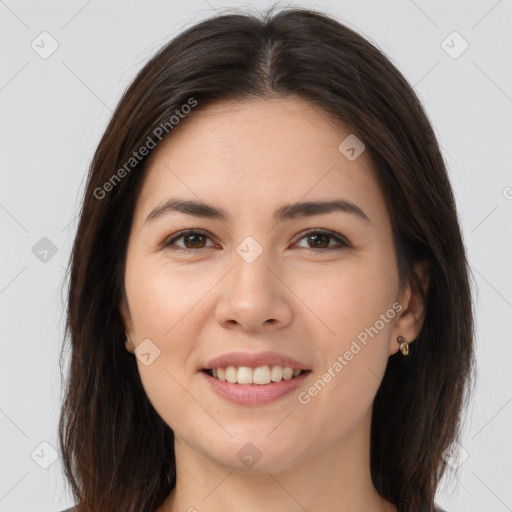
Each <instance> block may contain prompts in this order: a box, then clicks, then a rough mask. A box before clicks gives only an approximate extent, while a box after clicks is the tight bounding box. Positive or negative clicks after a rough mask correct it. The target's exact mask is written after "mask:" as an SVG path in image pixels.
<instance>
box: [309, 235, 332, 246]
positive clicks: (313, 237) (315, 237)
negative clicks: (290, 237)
mask: <svg viewBox="0 0 512 512" xmlns="http://www.w3.org/2000/svg"><path fill="white" fill-rule="evenodd" d="M320 237H323V238H324V241H325V239H328V238H329V236H328V235H324V234H321V235H310V236H309V238H310V239H316V242H315V247H320V246H321V247H322V248H324V247H326V245H325V243H324V244H319V243H318V238H320Z"/></svg>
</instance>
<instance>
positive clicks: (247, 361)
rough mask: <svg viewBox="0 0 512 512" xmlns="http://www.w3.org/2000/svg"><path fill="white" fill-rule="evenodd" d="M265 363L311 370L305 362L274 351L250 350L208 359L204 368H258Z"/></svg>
mask: <svg viewBox="0 0 512 512" xmlns="http://www.w3.org/2000/svg"><path fill="white" fill-rule="evenodd" d="M265 365H268V366H270V367H272V366H282V367H283V368H286V367H290V368H293V369H294V370H310V368H309V367H308V366H307V365H305V364H304V363H301V362H300V361H297V360H296V359H293V358H291V357H289V356H286V355H284V354H279V353H278V352H273V351H267V352H259V353H257V354H250V353H248V352H229V353H228V354H222V355H220V356H218V357H215V358H214V359H212V360H210V361H208V363H206V366H205V367H204V368H203V369H206V370H210V369H214V368H226V367H228V366H236V367H240V366H249V367H250V368H257V367H258V366H265Z"/></svg>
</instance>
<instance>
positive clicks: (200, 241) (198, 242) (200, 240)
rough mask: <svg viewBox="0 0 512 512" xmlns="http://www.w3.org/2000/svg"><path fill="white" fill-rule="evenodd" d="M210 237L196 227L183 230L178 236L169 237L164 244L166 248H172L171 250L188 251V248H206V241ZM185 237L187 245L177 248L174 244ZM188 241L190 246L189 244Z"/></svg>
mask: <svg viewBox="0 0 512 512" xmlns="http://www.w3.org/2000/svg"><path fill="white" fill-rule="evenodd" d="M208 238H210V237H209V236H208V235H207V234H206V233H204V232H203V231H199V230H196V229H188V230H186V231H181V232H180V233H178V234H177V235H176V236H174V237H172V238H169V239H167V240H166V241H165V242H164V243H163V244H162V246H163V247H165V248H168V249H170V250H171V251H180V250H181V251H188V250H194V249H204V248H205V245H204V241H205V239H208ZM180 239H183V240H184V241H185V247H181V246H177V247H178V248H177V249H175V248H173V247H172V246H173V245H175V242H176V241H177V240H180ZM187 243H188V246H187Z"/></svg>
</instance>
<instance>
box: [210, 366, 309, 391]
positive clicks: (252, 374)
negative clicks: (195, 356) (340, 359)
mask: <svg viewBox="0 0 512 512" xmlns="http://www.w3.org/2000/svg"><path fill="white" fill-rule="evenodd" d="M203 371H204V372H206V373H207V374H208V375H210V377H213V378H215V379H218V380H220V381H222V382H229V383H231V384H242V385H250V384H258V385H260V386H263V385H266V384H270V383H272V382H280V381H282V380H291V379H294V378H296V377H298V376H300V375H301V374H302V373H305V372H307V371H309V370H300V369H294V368H291V367H289V366H285V367H283V366H279V365H274V366H268V365H264V366H258V367H256V368H251V367H249V366H239V367H236V366H227V367H225V368H220V367H219V368H210V369H205V370H203Z"/></svg>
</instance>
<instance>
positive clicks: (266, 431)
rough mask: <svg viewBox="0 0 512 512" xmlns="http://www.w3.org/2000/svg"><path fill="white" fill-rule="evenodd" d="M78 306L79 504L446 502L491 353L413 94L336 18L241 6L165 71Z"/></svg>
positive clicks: (93, 213) (121, 175) (125, 145)
mask: <svg viewBox="0 0 512 512" xmlns="http://www.w3.org/2000/svg"><path fill="white" fill-rule="evenodd" d="M68 300H69V305H68V318H67V326H66V328H67V330H66V333H67V334H69V335H70V340H71V360H70V368H69V380H68V382H67V388H66V398H65V401H64V403H63V408H62V413H61V421H60V425H59V434H60V446H61V451H62V459H63V463H64V468H65V471H66V476H67V479H68V480H69V482H70V484H71V488H72V491H73V494H74V497H75V499H76V501H77V502H78V503H79V505H78V506H77V507H76V509H75V510H80V511H90V512H99V511H102V512H104V511H120V510H122V511H138V512H140V511H148V512H155V511H156V512H176V511H178V510H189V511H195V510H198V511H217V510H234V509H236V510H244V511H245V512H253V511H254V512H257V511H273V510H290V511H292V510H308V511H322V512H330V511H337V512H339V511H351V512H352V511H376V512H377V511H380V512H382V511H385V512H413V511H414V512H422V511H425V512H426V511H429V512H431V511H434V510H440V509H439V508H436V505H435V494H436V490H437V487H438V484H439V481H440V479H441V477H442V476H443V474H444V472H445V470H446V468H447V462H446V460H449V457H447V453H449V454H450V455H451V456H453V453H452V452H453V447H454V446H456V444H454V443H455V442H456V440H457V439H458V436H459V426H460V419H461V414H462V413H463V410H464V407H465V405H466V404H467V400H468V396H469V388H470V384H471V382H472V370H473V364H474V363H473V357H474V356H473V345H472V344H473V323H472V322H473V320H472V308H471V297H470V289H469V285H468V267H467V262H466V256H465V251H464V246H463V242H462V238H461V233H460V227H459V224H458V221H457V213H456V209H455V204H454V199H453V195H452V191H451V188H450V183H449V180H448V177H447V172H446V168H445V164H444V162H443V159H442V156H441V154H440V151H439V147H438V144H437V141H436V139H435V136H434V133H433V131H432V128H431V126H430V124H429V121H428V119H427V117H426V115H425V113H424V110H423V108H422V106H421V105H420V102H419V100H418V98H417V97H416V95H415V94H414V91H413V90H412V88H411V87H410V86H409V84H408V83H407V82H406V80H405V79H404V78H403V77H402V75H401V74H400V73H399V71H398V70H397V69H396V68H395V67H394V66H393V65H392V64H391V63H390V61H389V60H388V59H387V58H386V57H385V56H384V55H383V54H382V53H381V52H380V51H379V50H378V49H376V48H375V47H374V46H373V45H372V44H370V43H369V42H368V41H366V40H365V39H363V38H362V37H361V36H360V35H358V34H357V33H355V32H354V31H352V30H350V29H348V28H347V27H345V26H343V25H342V24H340V23H339V22H337V21H335V20H333V19H332V18H330V17H328V16H326V15H324V14H321V13H317V12H312V11H308V10H300V9H293V10H284V11H281V12H277V13H275V12H273V11H270V12H269V13H267V15H266V16H265V17H263V19H258V18H256V17H253V16H249V15H223V16H218V17H216V18H212V19H209V20H206V21H203V22H201V23H199V24H197V25H196V26H194V27H192V28H190V29H188V30H187V31H185V32H184V33H182V34H181V35H179V36H178V37H177V38H176V39H175V40H173V41H171V42H170V43H169V44H168V45H167V46H165V47H164V48H162V49H161V50H160V51H159V52H158V54H157V55H155V56H154V57H153V58H152V59H151V60H150V61H149V62H148V63H147V65H146V66H145V67H144V68H143V69H142V71H140V73H139V74H138V76H137V77H136V78H135V80H134V81H133V83H132V84H131V86H130V87H129V88H128V90H127V91H126V92H125V94H124V96H123V98H122V99H121V101H120V103H119V105H118V107H117V109H116V111H115V113H114V116H113V118H112V120H111V122H110V124H109V126H108V127H107V129H106V132H105V134H104V136H103V138H102V140H101V142H100V144H99V147H98V149H97V151H96V154H95V156H94V159H93V162H92V165H91V168H90V173H89V179H88V184H87V189H86V192H85V197H84V203H83V209H82V212H81V217H80V222H79V226H78V231H77V235H76V239H75V243H74V247H73V252H72V259H71V261H70V288H69V297H68ZM445 459H446V460H445Z"/></svg>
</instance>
